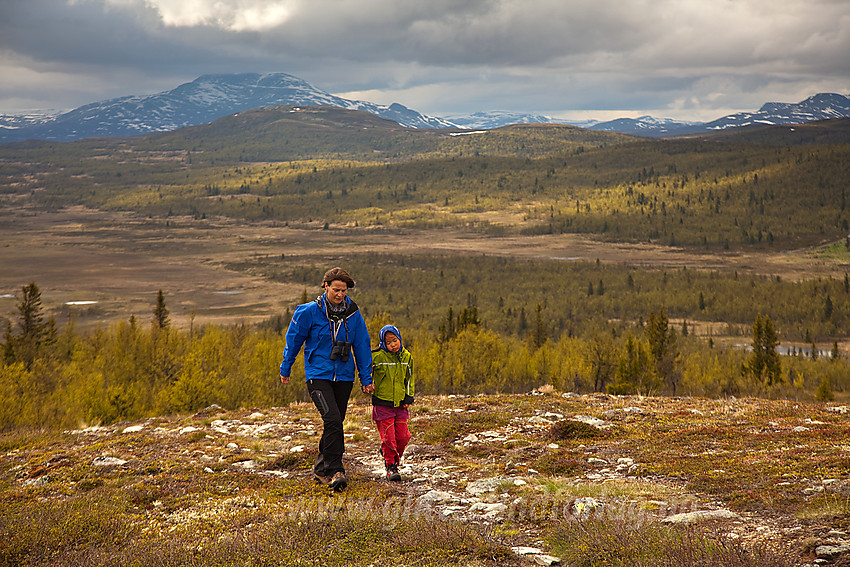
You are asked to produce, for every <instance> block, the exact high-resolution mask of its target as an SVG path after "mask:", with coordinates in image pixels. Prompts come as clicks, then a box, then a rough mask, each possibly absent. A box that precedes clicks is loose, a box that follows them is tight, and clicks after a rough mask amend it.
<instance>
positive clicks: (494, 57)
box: [0, 0, 850, 120]
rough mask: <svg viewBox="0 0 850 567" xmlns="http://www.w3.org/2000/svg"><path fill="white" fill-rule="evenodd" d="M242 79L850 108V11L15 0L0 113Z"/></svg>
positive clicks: (667, 107)
mask: <svg viewBox="0 0 850 567" xmlns="http://www.w3.org/2000/svg"><path fill="white" fill-rule="evenodd" d="M238 72H259V73H265V72H284V73H290V74H292V75H296V76H298V77H300V78H302V79H304V80H306V81H307V82H309V83H311V84H312V85H314V86H315V87H318V88H320V89H322V90H325V91H328V92H331V93H333V94H337V95H340V96H343V97H346V98H353V99H358V100H368V101H371V102H375V103H379V104H389V103H391V102H400V103H402V104H404V105H406V106H408V107H410V108H413V109H416V110H419V111H420V112H424V113H426V114H431V115H435V116H451V115H455V114H464V113H471V112H476V111H484V110H509V111H522V112H536V113H542V114H547V115H549V116H555V117H560V118H567V119H574V120H578V119H585V118H595V119H610V118H615V117H619V116H632V117H636V116H640V115H643V114H651V115H653V116H658V117H671V118H677V119H682V120H689V119H690V120H711V119H714V118H717V117H719V116H722V115H725V114H729V113H731V112H738V111H745V110H755V109H757V108H758V107H760V106H761V105H762V103H764V102H767V101H774V102H799V101H801V100H803V99H805V98H807V97H808V96H811V95H813V94H816V93H818V92H837V93H841V94H845V95H847V94H850V1H848V0H501V1H500V0H0V113H14V112H22V111H28V110H39V109H41V110H46V109H53V110H68V109H71V108H75V107H77V106H80V105H83V104H86V103H89V102H95V101H100V100H105V99H109V98H115V97H118V96H124V95H140V94H152V93H156V92H160V91H165V90H170V89H172V88H174V87H176V86H177V85H179V84H181V83H185V82H189V81H192V80H193V79H195V78H196V77H198V76H199V75H202V74H206V73H238Z"/></svg>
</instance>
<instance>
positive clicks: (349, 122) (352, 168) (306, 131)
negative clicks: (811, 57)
mask: <svg viewBox="0 0 850 567" xmlns="http://www.w3.org/2000/svg"><path fill="white" fill-rule="evenodd" d="M847 122H848V121H841V120H839V121H829V122H828V123H813V124H808V125H801V126H796V127H794V129H793V132H792V131H791V129H789V128H787V127H774V128H765V129H761V130H758V131H746V132H744V133H742V134H741V136H740V137H736V136H733V135H723V136H722V137H717V138H702V139H674V140H663V141H658V140H645V139H638V138H628V137H626V136H621V135H616V134H607V133H601V132H590V131H587V130H582V129H579V128H573V127H569V126H558V125H522V126H514V127H507V128H502V129H498V130H493V131H487V132H446V131H418V130H416V131H414V130H406V129H403V128H399V127H398V126H397V125H394V124H393V123H392V122H389V121H384V120H381V119H378V118H375V117H373V116H371V115H367V114H364V113H356V112H350V111H343V110H340V109H327V108H322V107H317V108H313V109H298V110H296V109H293V108H290V107H278V108H275V109H263V110H259V111H251V112H246V113H240V114H238V115H235V116H232V117H227V118H223V119H221V120H219V121H217V122H215V123H213V124H212V125H209V126H202V127H193V128H187V129H184V130H180V131H177V132H174V133H168V134H161V135H152V136H144V137H140V138H131V139H124V140H118V141H116V140H111V139H110V140H93V141H84V142H75V143H70V144H49V143H42V142H38V143H29V144H5V145H2V146H0V160H2V161H0V163H2V170H0V175H2V177H0V186H2V190H3V192H4V193H5V194H6V195H7V197H6V198H10V196H12V195H18V196H21V195H26V196H28V197H29V198H31V199H32V200H33V201H34V202H35V203H37V205H38V206H40V207H44V208H48V209H49V208H57V207H63V206H68V205H72V204H84V205H86V206H88V207H95V208H102V209H112V210H126V211H135V212H137V213H140V214H143V215H154V216H167V215H187V214H188V215H193V216H195V217H196V218H198V219H202V218H205V217H208V216H225V217H229V218H234V219H244V220H248V221H274V222H281V223H290V224H294V225H299V224H310V223H317V224H319V225H323V224H325V223H327V224H329V225H343V226H350V227H361V228H362V227H440V226H459V227H469V228H471V229H474V230H479V231H494V232H497V233H506V232H518V233H523V234H535V233H537V234H539V233H582V234H591V235H593V236H594V237H595V238H600V239H604V240H609V241H628V242H654V243H660V244H664V245H675V246H697V247H707V248H713V249H738V248H742V247H743V248H747V247H753V246H755V247H765V246H778V247H783V248H787V247H799V246H805V245H810V244H813V243H818V242H822V241H827V240H835V239H838V238H841V237H843V236H844V235H845V234H846V233H847V232H848V222H850V221H848V216H850V215H848V213H847V210H846V208H847V191H848V187H850V141H848V140H850V133H849V132H848V128H847Z"/></svg>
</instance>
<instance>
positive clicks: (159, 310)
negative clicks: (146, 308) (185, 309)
mask: <svg viewBox="0 0 850 567" xmlns="http://www.w3.org/2000/svg"><path fill="white" fill-rule="evenodd" d="M153 316H154V324H155V325H156V326H157V327H158V328H160V329H165V328H166V327H168V324H169V320H168V308H167V307H166V306H165V295H163V293H162V290H159V293H157V295H156V307H154V310H153Z"/></svg>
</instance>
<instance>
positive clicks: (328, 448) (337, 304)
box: [280, 268, 375, 491]
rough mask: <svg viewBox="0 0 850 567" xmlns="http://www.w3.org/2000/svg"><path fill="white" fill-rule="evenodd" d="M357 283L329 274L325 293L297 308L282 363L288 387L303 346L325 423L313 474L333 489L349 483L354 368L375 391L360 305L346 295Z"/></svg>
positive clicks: (345, 276)
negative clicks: (346, 460) (348, 420)
mask: <svg viewBox="0 0 850 567" xmlns="http://www.w3.org/2000/svg"><path fill="white" fill-rule="evenodd" d="M354 285H355V282H354V280H353V279H352V278H351V276H350V275H349V274H348V272H346V271H345V270H343V269H342V268H332V269H330V270H328V271H327V272H325V276H324V278H323V279H322V289H323V290H324V293H322V295H320V296H319V297H317V298H316V299H315V300H314V301H311V302H309V303H304V304H303V305H299V306H298V307H296V308H295V313H294V314H293V315H292V321H290V323H289V327H288V328H287V330H286V346H285V347H284V350H283V362H281V364H280V381H281V382H282V383H284V384H289V376H290V372H291V371H292V365H293V363H294V362H295V357H296V356H297V355H298V353H299V351H300V350H301V347H302V346H303V347H304V374H305V375H306V380H307V390H308V392H309V393H310V398H311V399H312V400H313V403H314V404H315V405H316V409H318V410H319V414H321V416H322V423H323V425H324V428H323V431H322V438H321V440H320V441H319V455H318V456H317V457H316V462H315V464H314V465H313V476H314V478H315V479H316V481H318V482H321V483H323V484H329V485H330V487H331V488H332V489H333V490H335V491H339V490H342V489H343V488H345V487H346V485H347V484H348V480H347V479H346V477H345V467H344V466H343V464H342V455H343V453H344V452H345V437H344V435H343V431H342V422H343V420H345V411H346V409H347V407H348V398H349V397H350V396H351V389H352V387H353V386H354V375H355V367H356V371H357V373H358V374H359V376H360V384H361V387H362V388H363V391H364V392H366V393H369V394H371V393H372V392H374V391H375V386H374V385H373V384H372V370H371V366H372V348H371V345H370V341H369V331H368V330H367V329H366V322H365V321H364V320H363V315H361V313H360V310H359V309H358V308H357V304H356V303H354V301H352V299H351V298H350V297H348V295H347V294H348V290H350V289H352V288H353V287H354Z"/></svg>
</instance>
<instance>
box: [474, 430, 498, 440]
mask: <svg viewBox="0 0 850 567" xmlns="http://www.w3.org/2000/svg"><path fill="white" fill-rule="evenodd" d="M479 435H480V436H481V437H487V438H490V439H502V434H501V433H499V432H498V431H482V432H481V433H479Z"/></svg>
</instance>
